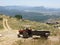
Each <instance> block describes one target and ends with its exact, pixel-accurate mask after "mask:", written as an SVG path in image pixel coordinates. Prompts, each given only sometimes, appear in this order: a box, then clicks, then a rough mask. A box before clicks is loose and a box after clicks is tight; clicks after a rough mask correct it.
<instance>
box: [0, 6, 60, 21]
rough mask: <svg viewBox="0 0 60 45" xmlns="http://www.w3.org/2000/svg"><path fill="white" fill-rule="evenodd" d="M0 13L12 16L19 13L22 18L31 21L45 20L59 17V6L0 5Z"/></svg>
mask: <svg viewBox="0 0 60 45" xmlns="http://www.w3.org/2000/svg"><path fill="white" fill-rule="evenodd" d="M0 14H5V15H10V16H14V15H16V14H21V15H22V16H23V18H25V19H29V20H33V21H46V20H48V19H51V18H52V19H55V18H60V8H57V9H56V8H46V7H43V6H40V7H27V6H0Z"/></svg>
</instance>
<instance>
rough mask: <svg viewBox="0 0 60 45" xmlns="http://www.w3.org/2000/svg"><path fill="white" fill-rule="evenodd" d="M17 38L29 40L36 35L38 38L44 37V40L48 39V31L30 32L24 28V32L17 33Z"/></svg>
mask: <svg viewBox="0 0 60 45" xmlns="http://www.w3.org/2000/svg"><path fill="white" fill-rule="evenodd" d="M18 32H19V33H18V35H17V36H18V37H23V38H29V37H32V36H33V35H37V36H40V37H44V38H48V36H49V35H50V31H40V30H34V31H32V30H30V29H28V28H26V30H19V31H18Z"/></svg>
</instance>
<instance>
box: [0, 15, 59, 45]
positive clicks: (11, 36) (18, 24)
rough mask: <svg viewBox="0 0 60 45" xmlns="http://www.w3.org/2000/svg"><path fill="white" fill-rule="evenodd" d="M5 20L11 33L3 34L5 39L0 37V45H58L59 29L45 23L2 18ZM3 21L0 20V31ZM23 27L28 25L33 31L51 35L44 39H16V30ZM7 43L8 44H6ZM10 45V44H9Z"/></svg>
mask: <svg viewBox="0 0 60 45" xmlns="http://www.w3.org/2000/svg"><path fill="white" fill-rule="evenodd" d="M3 17H4V18H7V20H8V24H9V26H10V27H11V28H12V30H13V31H12V30H11V31H8V32H5V33H3V34H4V36H6V37H2V38H1V37H0V44H1V42H2V45H60V35H59V34H60V29H58V28H54V27H53V26H54V25H47V24H45V23H40V22H35V21H29V20H24V21H22V20H17V19H16V18H13V17H9V16H3ZM2 22H3V20H0V30H1V29H3V23H2ZM25 25H30V26H31V28H32V29H35V30H49V31H50V32H51V35H50V36H49V38H48V39H47V40H46V39H40V38H39V39H33V38H28V39H24V38H17V37H16V35H17V33H16V32H14V31H16V30H20V29H21V28H25ZM7 42H8V44H7ZM10 43H11V44H10Z"/></svg>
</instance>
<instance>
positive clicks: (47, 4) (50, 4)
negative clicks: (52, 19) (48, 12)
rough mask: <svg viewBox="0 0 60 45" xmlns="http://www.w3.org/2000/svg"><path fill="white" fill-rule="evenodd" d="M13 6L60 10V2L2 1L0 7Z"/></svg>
mask: <svg viewBox="0 0 60 45" xmlns="http://www.w3.org/2000/svg"><path fill="white" fill-rule="evenodd" d="M11 5H18V6H45V7H50V8H60V0H0V6H11Z"/></svg>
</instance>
